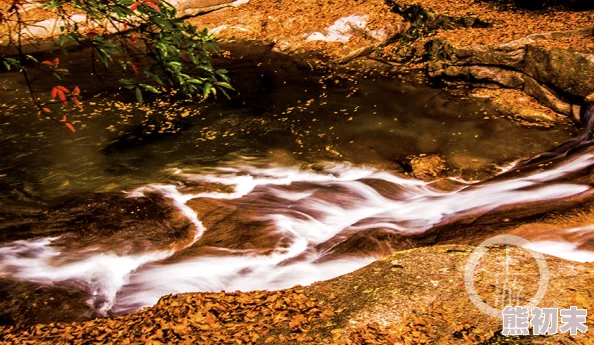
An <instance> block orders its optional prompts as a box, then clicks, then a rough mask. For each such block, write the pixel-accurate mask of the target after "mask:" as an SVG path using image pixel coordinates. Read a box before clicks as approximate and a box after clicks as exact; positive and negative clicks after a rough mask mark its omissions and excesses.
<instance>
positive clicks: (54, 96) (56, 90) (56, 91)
mask: <svg viewBox="0 0 594 345" xmlns="http://www.w3.org/2000/svg"><path fill="white" fill-rule="evenodd" d="M57 95H58V89H57V88H56V87H52V98H56V96H57Z"/></svg>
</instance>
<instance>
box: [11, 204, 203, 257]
mask: <svg viewBox="0 0 594 345" xmlns="http://www.w3.org/2000/svg"><path fill="white" fill-rule="evenodd" d="M6 216H7V215H5V217H6ZM191 231H193V225H192V224H191V222H190V221H189V219H188V218H187V217H185V216H184V215H183V214H181V212H179V210H178V209H177V208H175V207H174V206H173V204H172V202H171V200H169V199H167V198H165V197H163V196H161V195H158V194H147V195H146V196H145V197H141V198H127V197H126V195H125V194H123V193H105V194H95V195H80V196H77V197H75V198H62V199H60V200H56V201H54V204H53V205H52V206H49V207H47V208H45V209H42V210H40V212H39V213H37V214H33V215H31V216H29V217H26V218H25V219H21V220H20V221H19V222H16V221H14V222H7V223H3V224H2V227H1V228H0V242H9V241H15V240H20V239H30V238H35V237H54V236H59V237H60V238H59V239H58V240H56V241H55V242H54V244H55V245H58V246H68V247H70V248H72V247H74V248H84V247H86V246H106V247H107V248H110V249H113V250H114V251H115V252H116V253H135V252H144V251H146V250H150V249H157V248H163V247H166V246H168V245H169V244H171V243H174V242H176V241H178V240H180V239H185V238H186V237H188V235H189V234H190V233H191ZM118 244H125V245H121V246H119V245H118Z"/></svg>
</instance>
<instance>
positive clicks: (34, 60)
mask: <svg viewBox="0 0 594 345" xmlns="http://www.w3.org/2000/svg"><path fill="white" fill-rule="evenodd" d="M26 57H27V59H29V60H31V61H33V62H36V63H39V61H38V60H37V59H36V58H34V57H33V56H31V55H26Z"/></svg>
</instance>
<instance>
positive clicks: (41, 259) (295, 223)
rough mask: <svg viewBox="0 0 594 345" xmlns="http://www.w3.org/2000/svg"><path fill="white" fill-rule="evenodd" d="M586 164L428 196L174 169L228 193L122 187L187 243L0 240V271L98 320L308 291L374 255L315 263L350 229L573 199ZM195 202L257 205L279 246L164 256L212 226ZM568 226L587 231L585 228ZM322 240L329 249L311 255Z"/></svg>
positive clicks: (355, 173)
mask: <svg viewBox="0 0 594 345" xmlns="http://www.w3.org/2000/svg"><path fill="white" fill-rule="evenodd" d="M593 164H594V155H593V154H591V153H589V152H585V153H581V154H579V155H573V156H572V157H570V158H567V159H566V160H564V161H562V162H561V163H559V164H557V165H555V166H551V167H547V168H546V170H543V169H537V170H536V171H535V172H532V173H526V174H523V175H521V176H514V177H513V178H507V179H506V178H499V179H496V180H494V181H491V182H485V183H472V184H471V183H464V182H461V181H458V182H457V187H456V188H455V189H454V190H449V191H443V190H439V189H437V188H436V187H434V183H432V182H424V181H419V180H415V179H409V178H404V177H401V176H398V175H395V174H392V173H389V172H386V171H380V170H377V169H374V168H369V167H358V166H353V165H348V164H331V163H328V164H326V166H325V167H323V168H321V169H316V170H311V169H299V168H298V167H280V166H274V165H273V164H269V165H267V166H261V165H255V164H250V162H249V161H240V162H229V163H227V165H224V166H219V167H217V168H210V169H193V170H192V169H174V170H171V171H170V174H171V175H172V176H174V177H175V179H177V180H178V181H184V182H191V183H196V182H199V183H212V184H218V185H225V186H229V187H232V191H230V192H222V191H214V192H212V191H210V192H195V193H190V192H184V190H185V189H184V188H183V185H180V184H151V185H147V186H143V187H141V188H138V189H136V190H133V191H129V192H126V194H127V196H128V197H130V198H142V197H144V196H145V195H146V194H147V193H159V194H161V195H163V196H164V197H166V198H168V199H170V200H172V201H173V204H174V205H175V207H176V208H177V209H178V210H179V212H180V213H181V214H183V215H184V216H185V217H187V218H188V219H189V220H190V221H191V223H192V224H193V229H194V230H193V233H192V234H191V236H190V237H189V238H187V239H184V240H181V241H179V243H177V244H176V245H174V246H170V247H169V248H167V249H163V250H155V251H149V252H146V253H142V254H134V255H123V254H119V255H118V254H115V253H114V252H113V251H112V250H111V249H110V248H102V247H98V246H97V247H92V248H87V249H86V250H76V251H74V250H69V249H67V248H63V247H59V246H56V245H54V244H53V242H55V241H56V240H57V237H52V238H38V239H34V240H27V241H15V242H11V243H5V244H2V245H0V276H5V277H9V278H11V279H17V280H24V281H30V282H36V283H41V284H60V283H64V282H72V281H74V282H78V283H83V284H85V285H86V286H87V287H88V291H89V296H90V298H89V301H88V303H89V304H90V305H91V306H93V307H94V308H95V309H96V310H97V311H98V312H99V313H102V314H106V313H126V312H131V311H134V310H138V309H140V308H142V307H143V306H148V305H152V304H154V303H155V302H156V301H157V300H158V299H159V298H160V297H161V296H163V295H166V294H170V293H181V292H194V291H222V290H227V291H234V290H244V291H247V290H255V289H266V290H273V289H282V288H288V287H292V286H294V285H296V284H300V285H307V284H311V283H313V282H315V281H319V280H325V279H330V278H333V277H336V276H339V275H342V274H345V273H349V272H352V271H354V270H356V269H358V268H360V267H362V266H364V265H366V264H368V263H370V262H372V261H373V260H375V259H377V257H374V256H365V257H355V256H349V257H338V258H333V259H330V260H321V259H322V258H324V257H327V256H328V255H329V254H331V253H332V249H333V248H334V247H335V246H336V245H338V244H339V243H340V242H341V241H344V240H346V239H348V238H349V237H350V236H352V235H354V234H356V233H359V232H361V231H365V230H370V229H386V230H387V231H394V232H398V233H403V234H419V233H423V232H424V231H427V230H428V229H430V228H432V227H433V226H435V225H436V224H440V223H442V222H444V221H447V220H449V219H451V218H452V217H463V216H464V215H469V214H472V213H475V212H484V211H489V210H493V209H496V208H498V207H501V206H505V205H512V204H519V203H530V202H536V201H542V200H555V199H563V198H568V197H571V196H575V195H578V194H580V193H584V192H586V191H588V190H590V187H589V186H588V185H583V184H574V183H567V182H563V181H562V178H563V177H564V176H567V175H568V174H571V173H574V172H577V171H580V170H583V169H588V168H589V167H591V166H592V165H593ZM510 167H511V166H510ZM510 169H511V168H510ZM507 170H508V169H506V171H507ZM502 174H505V172H502ZM198 199H219V200H225V201H227V202H229V203H236V204H237V205H241V202H244V203H249V204H250V205H251V206H253V208H254V209H257V210H261V212H258V213H257V214H253V215H251V216H252V218H253V220H256V221H259V222H262V223H264V224H268V225H269V227H270V229H269V231H270V234H271V235H274V236H277V237H279V238H282V239H283V241H279V244H278V245H277V246H276V247H275V248H271V250H270V251H268V252H267V253H265V254H264V253H262V252H261V251H257V250H234V249H229V248H215V249H216V251H217V255H200V256H182V257H181V258H176V259H175V260H171V258H172V256H174V255H175V254H176V253H180V252H181V251H183V250H185V249H188V248H190V247H192V246H195V245H199V244H200V239H201V238H202V237H203V235H204V234H205V233H206V232H208V231H209V229H207V228H206V227H205V226H204V225H203V223H202V222H201V220H200V209H193V208H191V207H190V206H189V205H188V203H189V202H190V201H191V200H198ZM573 231H582V232H591V231H594V227H590V228H583V229H579V230H573ZM329 241H330V242H329ZM328 242H329V243H331V246H329V247H328V246H326V247H324V248H325V249H319V248H320V247H319V245H320V244H324V243H328ZM555 246H557V247H555ZM530 249H533V250H537V251H544V252H546V253H548V254H553V255H558V256H562V257H565V258H567V259H570V260H572V259H573V260H576V261H594V256H592V255H591V254H590V253H589V252H588V253H586V252H582V251H577V250H576V246H575V245H574V244H571V243H565V244H563V243H562V244H559V243H548V242H542V243H540V245H539V242H534V243H532V245H531V248H530ZM168 259H169V260H168Z"/></svg>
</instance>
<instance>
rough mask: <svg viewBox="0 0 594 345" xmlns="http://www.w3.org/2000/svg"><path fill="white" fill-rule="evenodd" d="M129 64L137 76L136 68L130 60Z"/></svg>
mask: <svg viewBox="0 0 594 345" xmlns="http://www.w3.org/2000/svg"><path fill="white" fill-rule="evenodd" d="M130 66H132V70H133V71H134V75H136V76H137V77H138V68H136V65H134V64H133V63H132V62H130Z"/></svg>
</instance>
